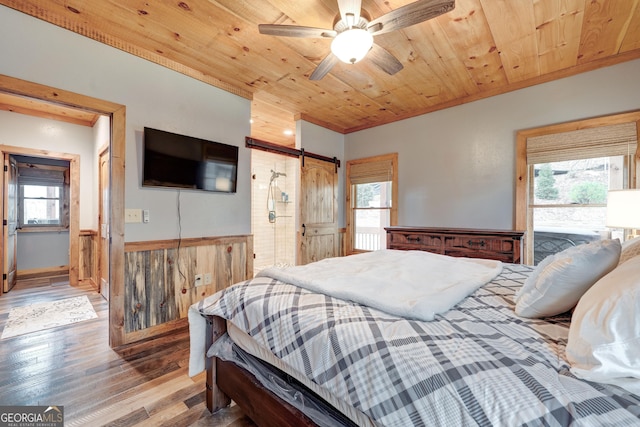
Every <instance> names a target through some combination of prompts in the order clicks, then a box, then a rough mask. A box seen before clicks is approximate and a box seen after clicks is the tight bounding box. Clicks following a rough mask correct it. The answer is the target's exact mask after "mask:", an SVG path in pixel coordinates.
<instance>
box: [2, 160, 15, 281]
mask: <svg viewBox="0 0 640 427" xmlns="http://www.w3.org/2000/svg"><path fill="white" fill-rule="evenodd" d="M4 169H5V172H4V173H5V179H4V201H3V202H4V203H3V204H4V212H3V218H4V221H3V226H4V263H3V266H4V268H3V270H4V271H3V274H2V279H3V280H2V282H3V283H2V287H3V291H4V292H9V290H11V288H13V287H14V285H15V284H16V270H17V266H18V262H17V261H18V260H17V258H16V252H17V247H18V233H17V231H18V165H17V164H16V160H15V159H14V158H13V157H11V156H10V155H8V154H5V159H4Z"/></svg>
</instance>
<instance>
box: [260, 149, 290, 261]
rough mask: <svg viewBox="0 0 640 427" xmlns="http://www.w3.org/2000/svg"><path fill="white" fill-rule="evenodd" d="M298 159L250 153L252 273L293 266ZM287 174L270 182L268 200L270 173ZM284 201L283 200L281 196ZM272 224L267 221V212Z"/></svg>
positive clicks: (263, 153)
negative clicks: (269, 268) (265, 269)
mask: <svg viewBox="0 0 640 427" xmlns="http://www.w3.org/2000/svg"><path fill="white" fill-rule="evenodd" d="M298 162H299V161H298V159H297V158H294V157H287V156H281V155H278V154H273V153H267V152H264V151H260V150H252V151H251V168H252V171H251V174H252V180H251V227H252V234H253V250H254V253H255V260H254V262H253V265H254V272H256V273H257V272H258V271H260V270H261V269H263V268H265V267H269V266H272V265H294V264H295V254H296V250H295V240H296V237H295V236H296V235H295V223H296V215H297V210H296V207H297V203H296V183H297V182H298V169H299V166H298V165H299V163H298ZM272 170H274V171H276V172H282V173H286V175H287V176H286V177H285V176H280V177H278V178H277V179H276V180H274V181H273V183H272V188H271V190H272V191H273V193H272V194H273V195H274V196H275V197H274V200H273V202H272V203H269V204H270V205H271V206H268V202H267V201H268V200H271V198H270V197H269V192H270V189H269V182H270V180H271V171H272ZM283 192H284V193H286V197H287V200H286V201H285V200H283V196H282V193H283ZM270 209H273V210H274V211H275V222H270V221H269V210H270Z"/></svg>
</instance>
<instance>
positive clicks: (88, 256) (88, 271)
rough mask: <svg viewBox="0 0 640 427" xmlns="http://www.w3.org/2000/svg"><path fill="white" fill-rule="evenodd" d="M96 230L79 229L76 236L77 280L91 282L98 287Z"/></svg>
mask: <svg viewBox="0 0 640 427" xmlns="http://www.w3.org/2000/svg"><path fill="white" fill-rule="evenodd" d="M97 236H98V232H97V231H96V230H80V233H79V236H78V240H79V242H78V247H79V252H80V255H79V258H80V259H79V263H78V281H80V282H86V283H89V284H91V286H93V287H94V288H96V289H97V288H98V280H97V270H96V268H97V264H96V256H97V255H98V248H97V246H96V245H97V240H96V239H97Z"/></svg>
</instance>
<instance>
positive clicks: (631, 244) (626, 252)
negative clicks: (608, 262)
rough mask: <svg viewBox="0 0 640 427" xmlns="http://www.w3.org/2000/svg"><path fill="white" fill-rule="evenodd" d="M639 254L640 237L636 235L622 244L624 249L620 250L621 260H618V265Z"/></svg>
mask: <svg viewBox="0 0 640 427" xmlns="http://www.w3.org/2000/svg"><path fill="white" fill-rule="evenodd" d="M637 255H640V237H634V238H633V239H631V240H627V241H626V242H624V243H623V244H622V251H621V252H620V261H618V265H620V264H622V263H623V262H625V261H628V260H630V259H631V258H633V257H635V256H637Z"/></svg>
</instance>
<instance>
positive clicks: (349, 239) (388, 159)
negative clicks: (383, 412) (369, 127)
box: [345, 153, 398, 255]
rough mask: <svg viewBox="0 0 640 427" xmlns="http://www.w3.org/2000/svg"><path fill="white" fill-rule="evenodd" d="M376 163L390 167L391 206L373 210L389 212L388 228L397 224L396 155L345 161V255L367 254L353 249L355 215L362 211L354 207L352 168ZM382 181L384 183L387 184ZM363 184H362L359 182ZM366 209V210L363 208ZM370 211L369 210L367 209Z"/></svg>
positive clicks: (390, 154)
mask: <svg viewBox="0 0 640 427" xmlns="http://www.w3.org/2000/svg"><path fill="white" fill-rule="evenodd" d="M376 163H379V164H381V163H388V164H389V165H390V170H389V177H390V178H391V179H390V180H389V181H390V182H391V206H389V207H386V208H375V209H376V210H378V209H380V210H385V209H386V210H388V211H389V226H395V225H397V223H398V153H389V154H383V155H379V156H373V157H366V158H362V159H355V160H349V161H347V170H346V207H347V215H346V216H347V230H346V237H345V253H346V255H351V254H355V253H363V252H369V251H366V250H363V249H355V248H354V239H355V225H356V221H355V214H356V212H357V211H358V210H363V209H362V208H356V207H355V203H356V200H355V197H354V196H355V192H354V188H355V187H354V186H355V185H356V184H354V183H353V181H352V168H354V167H356V168H358V167H360V168H361V167H363V166H364V167H366V166H367V165H371V166H374V165H375V164H376ZM389 181H384V182H389ZM370 182H371V183H373V182H383V181H377V180H375V181H370ZM359 183H361V184H362V183H363V182H359ZM365 209H366V208H365ZM369 209H370V208H369Z"/></svg>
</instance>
